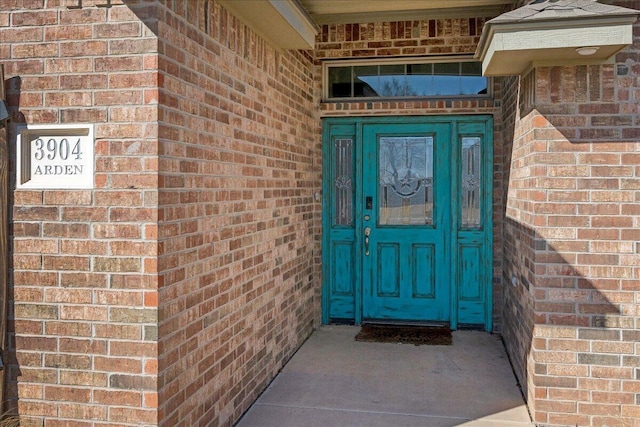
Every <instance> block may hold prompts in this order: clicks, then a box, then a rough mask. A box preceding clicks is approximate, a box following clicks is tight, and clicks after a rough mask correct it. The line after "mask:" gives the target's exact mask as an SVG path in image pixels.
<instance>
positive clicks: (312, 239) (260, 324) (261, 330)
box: [158, 1, 321, 427]
mask: <svg viewBox="0 0 640 427" xmlns="http://www.w3.org/2000/svg"><path fill="white" fill-rule="evenodd" d="M207 13H208V15H207ZM158 18H159V24H158V34H159V39H160V57H159V67H160V70H161V80H160V82H161V83H160V93H159V96H160V104H161V107H160V114H159V116H160V120H161V124H160V130H159V132H160V159H159V160H160V170H161V172H160V194H159V204H160V218H161V223H160V226H159V241H160V254H159V258H158V262H159V269H160V272H161V287H160V296H159V297H160V298H159V299H160V315H159V318H160V324H159V370H160V377H159V387H160V388H159V393H160V394H159V397H160V413H159V419H160V422H159V425H161V426H167V427H178V426H184V427H191V426H197V425H211V426H217V425H221V426H222V425H230V424H231V423H233V422H234V421H237V419H238V418H239V417H240V415H241V414H242V413H243V412H244V411H245V410H246V409H247V408H248V407H249V405H250V404H251V403H252V402H253V400H255V398H256V397H257V396H258V394H259V393H260V392H261V391H262V390H263V389H264V387H266V385H267V384H268V383H269V381H270V380H271V379H272V378H273V377H274V376H275V375H276V373H277V372H278V370H279V369H280V368H281V367H282V366H283V364H284V363H285V362H286V360H287V359H288V358H289V357H290V356H291V355H292V353H293V352H294V351H295V350H296V349H297V347H298V346H299V345H300V344H301V343H302V342H303V340H304V339H305V338H306V337H307V336H308V335H309V334H310V333H311V330H312V328H313V327H314V325H317V324H318V323H319V320H320V306H319V298H318V296H319V292H320V286H321V277H320V263H319V258H318V257H319V254H320V248H319V242H320V239H319V235H320V217H321V215H320V211H319V202H317V201H316V200H315V198H314V193H316V192H319V191H320V188H321V185H320V169H321V162H320V126H319V123H318V121H317V110H318V102H317V101H318V100H317V99H316V98H314V95H313V82H314V78H315V76H314V68H313V63H312V60H311V56H310V55H308V54H306V53H303V52H278V51H276V50H275V49H274V48H273V47H271V46H270V45H268V44H267V43H266V42H265V41H264V40H262V39H261V38H259V37H258V36H257V35H256V34H254V33H253V32H252V31H251V30H249V29H248V28H247V27H245V26H244V25H243V24H242V23H241V22H239V21H238V20H237V19H236V18H235V17H233V16H232V15H230V14H229V13H227V11H226V10H224V9H223V8H221V7H220V6H219V5H218V4H217V3H215V2H213V1H210V2H173V3H171V4H169V5H167V7H162V8H161V9H160V10H159V14H158Z"/></svg>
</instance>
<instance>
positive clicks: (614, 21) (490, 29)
mask: <svg viewBox="0 0 640 427" xmlns="http://www.w3.org/2000/svg"><path fill="white" fill-rule="evenodd" d="M636 19H637V15H625V16H608V17H600V18H593V17H591V18H582V19H573V20H549V21H528V22H527V21H524V22H510V23H495V24H492V23H491V22H489V23H487V25H486V26H485V28H484V30H483V32H482V36H481V38H480V43H479V44H478V48H477V50H476V55H475V57H476V59H479V60H481V61H482V72H483V74H484V75H486V76H506V75H522V74H524V73H525V72H527V71H528V70H529V69H531V67H534V66H536V65H542V64H544V65H546V66H551V65H579V64H598V63H600V64H602V63H607V62H610V61H611V59H612V58H613V56H614V55H615V54H616V53H617V52H619V51H620V50H622V49H624V48H625V47H626V46H629V45H630V44H632V43H633V24H634V22H635V21H636ZM587 46H589V47H597V48H598V49H597V51H596V53H595V54H593V55H590V56H581V55H579V54H578V53H577V52H576V49H577V48H580V47H587Z"/></svg>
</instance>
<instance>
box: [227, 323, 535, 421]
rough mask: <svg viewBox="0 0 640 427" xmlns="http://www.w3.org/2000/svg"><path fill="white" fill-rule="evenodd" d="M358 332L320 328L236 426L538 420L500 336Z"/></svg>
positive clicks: (347, 328) (465, 332) (350, 329)
mask: <svg viewBox="0 0 640 427" xmlns="http://www.w3.org/2000/svg"><path fill="white" fill-rule="evenodd" d="M358 331H359V327H355V326H323V327H321V328H320V329H318V330H317V331H315V332H314V333H313V334H312V335H311V337H310V338H309V340H308V341H307V342H306V343H305V344H304V345H303V346H302V347H301V348H300V350H299V351H298V352H297V353H296V354H295V355H294V357H293V358H292V359H291V360H290V361H289V363H288V364H287V365H286V366H285V367H284V369H283V370H282V372H281V373H280V374H279V375H278V376H277V377H276V378H275V380H274V381H273V382H272V383H271V385H270V386H269V387H268V388H267V390H266V391H265V392H264V393H263V394H262V395H261V396H260V397H259V398H258V400H257V401H256V402H255V403H254V404H253V406H252V407H251V408H250V409H249V411H247V413H246V414H245V415H244V417H243V418H242V419H241V420H240V421H239V422H238V424H236V427H271V426H273V427H276V426H277V427H288V426H291V427H299V426H306V427H315V426H318V427H343V426H344V427H346V426H348V427H355V426H363V427H365V426H366V427H391V426H393V427H418V426H420V427H425V426H428V427H445V426H447V427H450V426H469V427H470V426H474V427H489V426H491V427H506V426H514V427H519V426H533V424H532V423H531V421H530V419H529V414H528V412H527V409H526V406H525V403H524V401H523V399H522V395H521V393H520V390H519V388H518V385H517V382H516V379H515V377H514V374H513V372H512V370H511V366H510V365H509V361H508V359H507V355H506V353H505V351H504V348H503V346H502V343H501V341H500V338H499V337H497V336H493V335H490V334H488V333H485V332H472V331H456V332H454V333H453V345H452V346H426V345H424V346H414V345H408V344H379V343H363V342H357V341H355V340H354V337H355V336H356V334H357V333H358Z"/></svg>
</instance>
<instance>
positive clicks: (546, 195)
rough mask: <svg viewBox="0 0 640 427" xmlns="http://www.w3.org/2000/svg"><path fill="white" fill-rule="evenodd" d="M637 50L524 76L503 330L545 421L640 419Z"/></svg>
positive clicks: (603, 422) (516, 132)
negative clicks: (611, 60)
mask: <svg viewBox="0 0 640 427" xmlns="http://www.w3.org/2000/svg"><path fill="white" fill-rule="evenodd" d="M635 31H636V36H638V35H640V31H638V27H637V26H636V29H635ZM636 40H637V37H636ZM638 49H639V48H638V44H636V45H635V46H634V47H633V48H630V49H628V50H626V51H625V52H624V53H621V54H620V55H618V57H617V64H616V65H603V66H579V67H546V68H536V69H535V70H534V71H532V73H531V74H530V75H528V76H526V77H524V78H523V79H522V80H521V83H520V92H521V95H520V101H519V103H518V105H517V112H515V113H514V114H515V115H516V117H515V121H514V123H515V128H514V129H515V130H514V136H515V137H514V142H513V146H512V159H511V168H510V170H511V172H510V176H509V178H508V181H507V182H508V185H509V196H508V201H507V206H508V208H507V212H506V215H507V226H506V229H505V231H506V233H505V234H506V236H507V237H506V241H507V242H508V244H507V248H506V255H505V258H506V265H507V270H506V271H507V275H508V276H509V277H507V278H506V279H507V280H512V283H513V286H510V287H508V289H507V292H506V293H507V301H510V303H511V307H506V308H505V311H506V312H507V313H508V312H509V311H510V310H516V312H515V313H513V314H506V316H507V317H510V319H509V320H507V319H505V323H507V324H510V326H506V327H505V329H508V331H507V334H508V335H509V338H508V341H509V343H508V347H509V349H510V352H511V353H512V355H516V356H515V357H514V359H517V360H518V361H519V362H517V363H516V366H517V371H518V373H519V376H520V377H521V380H522V381H523V382H526V385H527V395H528V400H529V405H530V407H531V409H532V412H533V415H534V418H535V421H536V422H537V423H540V424H542V425H554V426H555V425H557V426H561V425H580V426H587V425H637V421H638V419H640V347H638V345H637V343H638V341H639V339H640V333H639V331H638V327H639V326H640V316H639V312H638V309H639V307H640V294H639V293H638V290H639V289H640V246H639V244H638V241H639V240H640V231H639V229H638V226H640V209H639V208H638V206H639V205H638V202H639V201H640V198H639V194H640V192H639V191H638V190H640V168H639V167H638V165H639V164H640V155H639V154H638V152H639V151H640V143H639V142H638V137H639V136H640V131H639V130H638V129H639V124H640V122H639V119H640V110H639V109H638V104H637V95H638V93H640V92H639V89H638V82H639V79H638V76H640V67H638V60H639V57H638ZM517 321H520V322H521V323H520V324H516V325H513V324H511V322H517ZM525 361H526V362H525ZM634 423H635V424H634Z"/></svg>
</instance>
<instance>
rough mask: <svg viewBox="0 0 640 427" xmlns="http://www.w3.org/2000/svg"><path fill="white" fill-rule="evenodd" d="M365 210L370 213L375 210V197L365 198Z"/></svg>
mask: <svg viewBox="0 0 640 427" xmlns="http://www.w3.org/2000/svg"><path fill="white" fill-rule="evenodd" d="M364 208H365V209H366V210H368V211H370V210H371V209H373V197H371V196H367V197H365V198H364Z"/></svg>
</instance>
